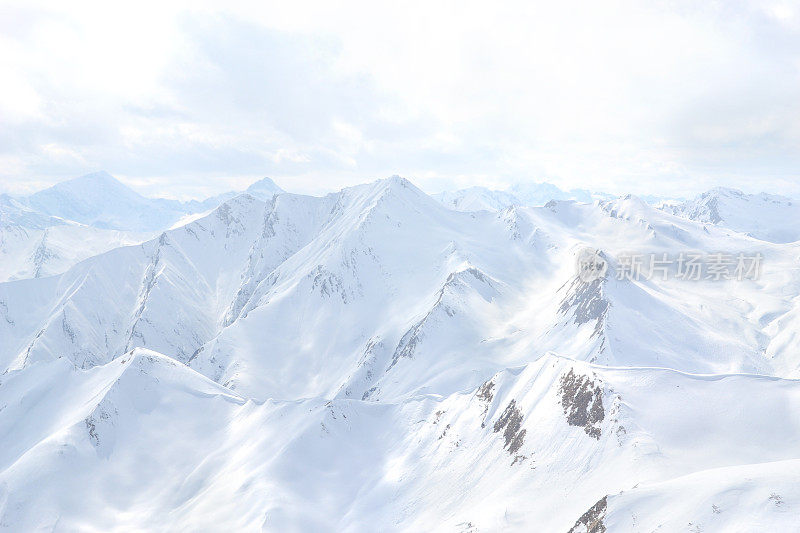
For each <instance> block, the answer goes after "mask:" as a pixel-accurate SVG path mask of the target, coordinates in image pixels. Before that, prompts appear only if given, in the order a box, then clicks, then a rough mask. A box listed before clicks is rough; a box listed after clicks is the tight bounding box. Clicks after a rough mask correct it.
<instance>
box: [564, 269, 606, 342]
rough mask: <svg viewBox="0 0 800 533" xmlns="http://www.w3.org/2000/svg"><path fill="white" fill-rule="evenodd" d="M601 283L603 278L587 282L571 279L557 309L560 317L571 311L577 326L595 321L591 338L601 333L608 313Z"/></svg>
mask: <svg viewBox="0 0 800 533" xmlns="http://www.w3.org/2000/svg"><path fill="white" fill-rule="evenodd" d="M603 281H604V279H603V278H598V279H595V280H592V281H589V282H586V281H581V280H580V279H578V278H575V279H573V280H572V282H571V283H570V285H569V287H568V289H567V295H566V297H565V298H564V299H563V300H562V301H561V305H560V306H559V308H558V312H559V313H561V314H562V315H566V314H567V313H569V311H570V310H572V315H573V317H574V322H575V324H577V325H578V326H580V325H582V324H586V323H587V322H592V321H595V327H594V333H593V334H592V335H593V336H594V335H599V334H600V333H602V331H603V324H604V322H605V317H606V313H607V312H608V300H606V299H605V298H603Z"/></svg>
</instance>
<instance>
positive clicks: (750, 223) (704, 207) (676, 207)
mask: <svg viewBox="0 0 800 533" xmlns="http://www.w3.org/2000/svg"><path fill="white" fill-rule="evenodd" d="M662 209H664V210H665V211H667V212H670V213H673V214H675V215H679V216H682V217H686V218H689V219H691V220H696V221H698V222H703V223H706V224H717V225H720V226H724V227H726V228H730V229H732V230H734V231H739V232H742V233H747V234H748V235H752V236H753V237H755V238H757V239H762V240H766V241H770V242H775V243H786V242H795V241H798V240H800V203H798V202H795V201H794V200H792V199H790V198H787V197H785V196H777V195H774V194H766V193H761V194H745V193H743V192H742V191H739V190H736V189H728V188H723V187H717V188H715V189H712V190H710V191H708V192H705V193H703V194H701V195H699V196H697V197H696V198H695V199H693V200H688V201H686V202H682V203H677V204H665V205H663V206H662Z"/></svg>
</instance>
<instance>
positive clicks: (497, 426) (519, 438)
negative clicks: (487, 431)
mask: <svg viewBox="0 0 800 533" xmlns="http://www.w3.org/2000/svg"><path fill="white" fill-rule="evenodd" d="M521 428H522V413H521V412H520V410H519V409H518V408H517V401H516V400H511V402H510V403H509V404H508V405H507V406H506V409H505V411H503V414H501V415H500V418H498V419H497V422H495V423H494V432H495V433H498V432H499V431H500V430H503V437H504V438H505V441H506V443H505V444H504V445H503V448H506V449H507V450H508V453H509V454H510V455H515V454H516V453H517V452H518V451H519V449H520V448H521V447H522V444H523V442H524V440H525V431H526V430H524V429H521Z"/></svg>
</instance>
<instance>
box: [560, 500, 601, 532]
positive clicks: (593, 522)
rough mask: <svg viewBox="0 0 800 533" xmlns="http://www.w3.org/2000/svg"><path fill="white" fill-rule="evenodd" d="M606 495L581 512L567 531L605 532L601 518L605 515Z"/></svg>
mask: <svg viewBox="0 0 800 533" xmlns="http://www.w3.org/2000/svg"><path fill="white" fill-rule="evenodd" d="M607 499H608V497H607V496H603V497H602V498H601V499H600V500H599V501H598V502H597V503H596V504H594V505H593V506H592V507H590V508H589V510H588V511H586V512H585V513H583V515H581V517H580V518H578V521H577V522H575V525H574V526H572V528H571V529H570V530H569V532H568V533H583V532H586V533H605V531H606V526H605V524H604V523H603V518H605V515H606V507H607V503H608V502H607Z"/></svg>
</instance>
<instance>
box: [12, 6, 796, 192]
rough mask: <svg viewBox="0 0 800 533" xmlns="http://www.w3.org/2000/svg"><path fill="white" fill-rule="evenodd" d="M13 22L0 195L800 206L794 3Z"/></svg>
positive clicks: (153, 14)
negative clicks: (399, 178) (367, 190)
mask: <svg viewBox="0 0 800 533" xmlns="http://www.w3.org/2000/svg"><path fill="white" fill-rule="evenodd" d="M3 10H4V13H3V17H0V19H1V20H2V22H0V29H1V30H2V35H3V36H4V37H2V38H0V66H2V68H3V70H4V72H8V73H9V75H8V76H6V77H5V83H4V84H2V88H0V102H2V103H0V118H1V119H2V121H0V152H2V153H1V154H0V156H2V159H0V161H4V162H6V164H4V165H3V167H2V168H0V179H1V180H2V183H0V189H7V190H23V189H25V188H27V184H28V183H29V182H30V181H31V180H36V181H37V182H39V181H48V180H51V181H56V180H58V179H63V178H65V177H69V176H71V175H74V174H79V173H83V172H85V171H88V170H94V169H97V168H105V169H107V170H109V171H111V172H112V173H116V174H119V175H122V176H127V177H128V178H129V180H130V181H131V182H132V183H133V182H135V183H138V184H144V185H142V186H143V187H144V189H145V192H147V191H154V190H156V188H157V189H158V190H159V191H161V190H163V189H164V184H165V182H166V183H169V184H171V187H172V188H173V189H174V190H176V191H177V192H176V194H179V195H182V196H183V195H187V194H188V195H191V194H192V191H193V189H195V188H197V187H198V186H199V184H200V182H202V185H203V189H202V190H203V193H205V192H206V191H207V190H208V188H209V187H210V185H209V183H211V184H213V183H217V190H223V189H226V188H228V187H229V186H230V184H232V183H234V182H237V180H238V181H241V180H242V179H243V178H244V177H249V176H259V175H270V176H273V177H275V178H276V179H278V180H279V181H280V182H281V183H282V184H285V185H286V187H288V188H290V189H292V188H294V189H297V190H304V191H308V192H319V191H321V190H326V189H332V188H335V187H339V186H341V185H344V184H347V183H352V182H360V181H364V180H367V179H371V178H374V177H379V176H386V175H390V174H395V173H399V174H403V175H407V176H409V177H416V178H417V180H418V182H419V183H420V184H421V185H423V186H424V187H428V188H430V189H435V188H437V187H443V186H455V185H468V184H474V183H488V184H492V185H503V184H505V183H509V182H512V181H517V180H544V179H546V180H551V181H555V182H558V183H559V184H561V185H563V186H564V187H587V188H595V189H600V188H602V189H607V190H611V191H615V192H622V191H633V192H664V193H667V194H689V193H692V192H696V191H698V190H700V189H703V188H706V187H709V186H712V185H718V184H722V185H731V186H738V187H742V188H744V189H746V190H760V189H767V190H773V191H775V190H779V189H780V190H781V191H782V192H787V193H791V194H799V193H800V183H798V181H799V180H798V177H800V172H798V170H797V169H798V168H799V167H798V163H800V156H798V155H797V154H798V150H797V147H798V144H799V143H800V126H799V125H800V103H798V101H797V98H796V95H797V94H798V90H799V89H800V44H799V43H800V39H798V37H800V29H799V28H798V15H797V6H796V5H795V4H792V3H787V2H772V3H756V2H753V3H744V2H737V3H713V4H712V3H704V4H697V3H689V2H686V3H683V2H669V3H651V4H648V5H645V4H643V3H640V2H626V1H612V2H602V3H597V2H558V3H555V2H553V3H545V2H504V3H499V4H498V3H496V4H494V5H490V4H486V3H483V2H434V3H431V2H410V3H409V2H403V3H383V2H374V1H373V2H348V3H346V4H342V3H339V2H336V3H331V2H310V3H309V2H268V3H265V4H263V5H261V6H260V7H258V8H257V9H254V8H253V4H252V3H251V2H246V3H244V2H226V3H225V7H224V8H219V7H218V4H217V3H212V2H208V3H205V4H203V3H197V2H194V3H191V4H190V3H188V2H163V1H162V2H147V3H143V4H141V3H140V4H136V5H130V6H127V7H125V6H122V7H121V6H120V5H117V4H115V3H94V2H78V3H69V5H67V4H63V3H55V2H42V3H33V4H32V3H30V2H25V3H22V2H10V3H6V5H5V6H4V7H3ZM156 178H158V179H156ZM212 178H218V180H217V181H216V182H215V181H213V180H212ZM156 183H158V185H155V184H156ZM197 190H198V191H199V190H200V189H197Z"/></svg>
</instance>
